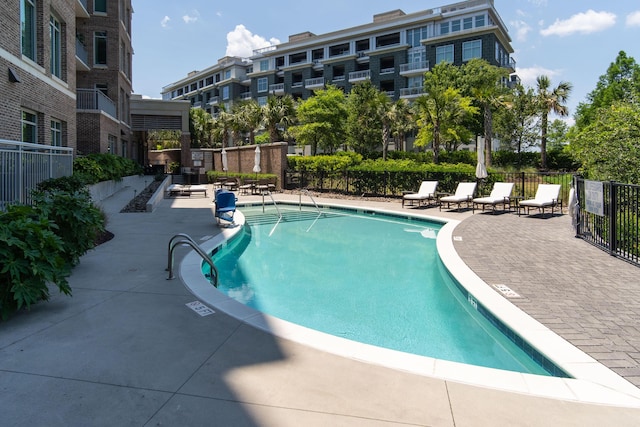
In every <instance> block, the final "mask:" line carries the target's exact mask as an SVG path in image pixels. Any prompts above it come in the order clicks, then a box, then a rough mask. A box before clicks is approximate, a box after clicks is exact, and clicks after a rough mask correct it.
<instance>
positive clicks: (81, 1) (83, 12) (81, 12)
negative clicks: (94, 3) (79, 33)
mask: <svg viewBox="0 0 640 427" xmlns="http://www.w3.org/2000/svg"><path fill="white" fill-rule="evenodd" d="M87 10H89V9H87V0H76V18H89V17H90V15H89V12H87Z"/></svg>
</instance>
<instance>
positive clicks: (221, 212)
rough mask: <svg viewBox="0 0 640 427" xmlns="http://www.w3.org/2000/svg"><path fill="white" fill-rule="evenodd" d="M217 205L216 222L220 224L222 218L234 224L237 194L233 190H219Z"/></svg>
mask: <svg viewBox="0 0 640 427" xmlns="http://www.w3.org/2000/svg"><path fill="white" fill-rule="evenodd" d="M215 205H216V209H215V217H216V223H218V224H220V220H224V221H227V222H230V223H231V224H232V225H234V222H233V214H234V213H235V212H236V195H235V194H234V193H232V192H231V191H227V190H217V191H216V199H215Z"/></svg>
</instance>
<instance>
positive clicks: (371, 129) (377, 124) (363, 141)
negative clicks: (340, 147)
mask: <svg viewBox="0 0 640 427" xmlns="http://www.w3.org/2000/svg"><path fill="white" fill-rule="evenodd" d="M379 94H380V91H379V90H378V88H376V87H375V86H373V84H372V83H371V81H370V80H366V81H364V82H362V83H359V84H356V85H354V86H353V88H352V89H351V92H350V93H349V95H348V96H347V123H346V131H347V145H348V146H349V148H351V149H352V150H354V151H355V152H356V153H360V154H365V153H367V152H370V151H374V150H375V149H376V148H377V147H378V146H379V145H380V144H381V142H382V127H383V126H382V125H383V122H382V117H381V114H380V109H379V106H381V102H380V97H379Z"/></svg>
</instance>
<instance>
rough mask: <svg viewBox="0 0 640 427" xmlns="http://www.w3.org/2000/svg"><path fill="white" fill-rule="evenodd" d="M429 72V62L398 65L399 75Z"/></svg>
mask: <svg viewBox="0 0 640 427" xmlns="http://www.w3.org/2000/svg"><path fill="white" fill-rule="evenodd" d="M424 71H429V61H420V62H410V63H408V64H400V73H401V74H402V73H414V72H424Z"/></svg>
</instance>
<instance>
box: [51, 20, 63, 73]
mask: <svg viewBox="0 0 640 427" xmlns="http://www.w3.org/2000/svg"><path fill="white" fill-rule="evenodd" d="M49 33H50V36H51V37H50V38H51V74H52V75H54V76H56V77H58V78H60V77H62V66H61V63H62V44H61V43H62V38H61V37H60V22H59V21H58V20H57V19H56V18H55V17H54V16H50V17H49Z"/></svg>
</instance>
